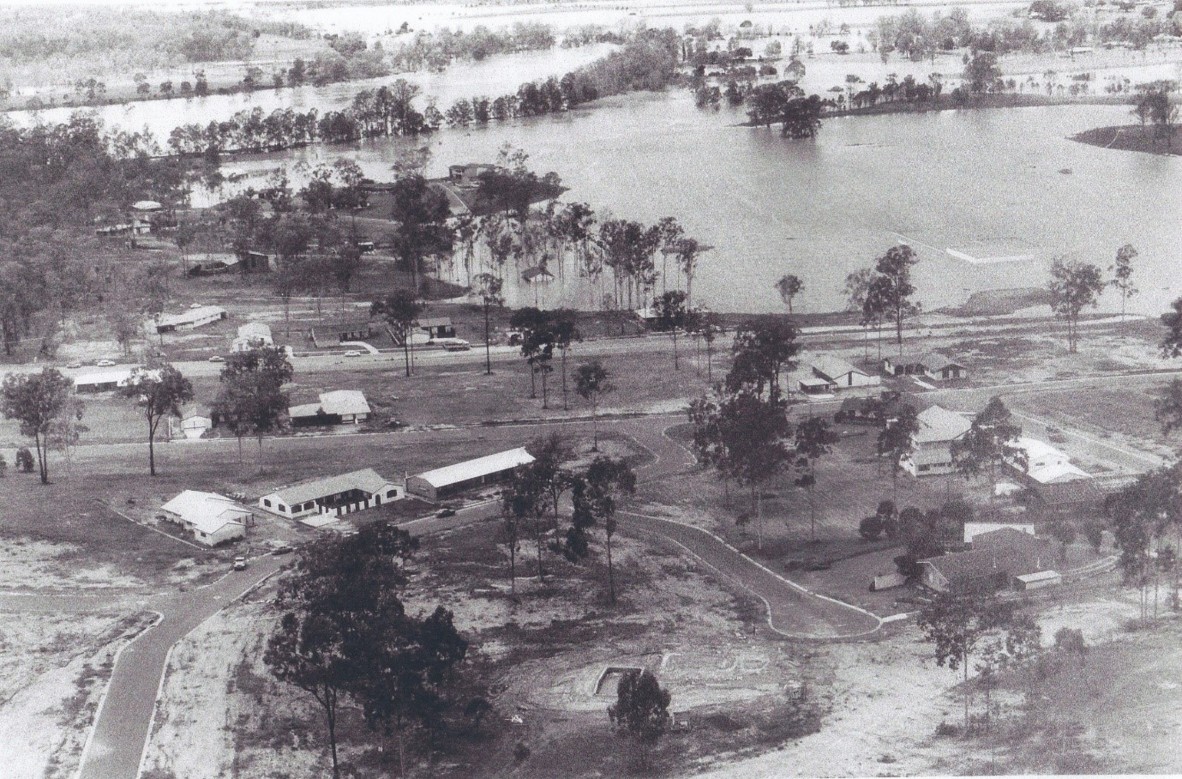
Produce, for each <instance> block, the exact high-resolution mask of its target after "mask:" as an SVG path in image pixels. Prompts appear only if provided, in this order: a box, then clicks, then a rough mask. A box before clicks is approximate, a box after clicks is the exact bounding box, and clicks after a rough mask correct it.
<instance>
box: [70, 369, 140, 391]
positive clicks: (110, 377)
mask: <svg viewBox="0 0 1182 779" xmlns="http://www.w3.org/2000/svg"><path fill="white" fill-rule="evenodd" d="M132 370H133V369H132V368H104V369H102V370H97V371H88V372H86V373H84V374H82V375H81V376H78V377H77V378H76V379H74V386H75V387H78V386H82V385H90V384H111V383H116V384H126V383H127V380H128V379H130V378H131V372H132Z"/></svg>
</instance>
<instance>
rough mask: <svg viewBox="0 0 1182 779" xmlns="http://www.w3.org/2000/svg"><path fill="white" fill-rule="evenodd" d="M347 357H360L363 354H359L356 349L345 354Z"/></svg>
mask: <svg viewBox="0 0 1182 779" xmlns="http://www.w3.org/2000/svg"><path fill="white" fill-rule="evenodd" d="M345 356H346V357H360V356H361V352H359V351H358V350H356V349H350V350H349V351H347V352H345Z"/></svg>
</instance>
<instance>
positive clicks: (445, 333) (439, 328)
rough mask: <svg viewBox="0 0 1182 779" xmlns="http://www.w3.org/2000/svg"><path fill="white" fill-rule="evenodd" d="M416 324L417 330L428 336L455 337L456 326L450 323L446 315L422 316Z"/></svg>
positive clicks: (449, 318)
mask: <svg viewBox="0 0 1182 779" xmlns="http://www.w3.org/2000/svg"><path fill="white" fill-rule="evenodd" d="M416 324H417V326H418V329H419V330H421V331H423V332H424V333H426V334H427V337H428V338H455V337H456V327H455V325H453V324H452V323H451V317H448V316H435V317H423V318H422V319H419V320H418V322H417V323H416Z"/></svg>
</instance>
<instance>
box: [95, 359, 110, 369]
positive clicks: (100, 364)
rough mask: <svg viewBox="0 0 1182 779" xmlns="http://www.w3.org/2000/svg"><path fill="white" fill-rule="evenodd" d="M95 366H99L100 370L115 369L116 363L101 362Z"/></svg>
mask: <svg viewBox="0 0 1182 779" xmlns="http://www.w3.org/2000/svg"><path fill="white" fill-rule="evenodd" d="M95 365H97V366H98V367H100V368H114V367H115V361H114V360H99V361H98V362H96V363H95Z"/></svg>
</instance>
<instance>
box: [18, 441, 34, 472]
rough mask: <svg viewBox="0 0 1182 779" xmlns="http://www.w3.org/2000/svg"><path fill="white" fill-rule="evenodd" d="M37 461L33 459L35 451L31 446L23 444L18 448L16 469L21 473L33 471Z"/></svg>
mask: <svg viewBox="0 0 1182 779" xmlns="http://www.w3.org/2000/svg"><path fill="white" fill-rule="evenodd" d="M35 465H36V462H34V460H33V453H32V452H30V451H29V447H27V446H22V447H21V448H20V449H17V450H16V469H17V470H18V471H20V472H21V473H32V472H33V467H34V466H35Z"/></svg>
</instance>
